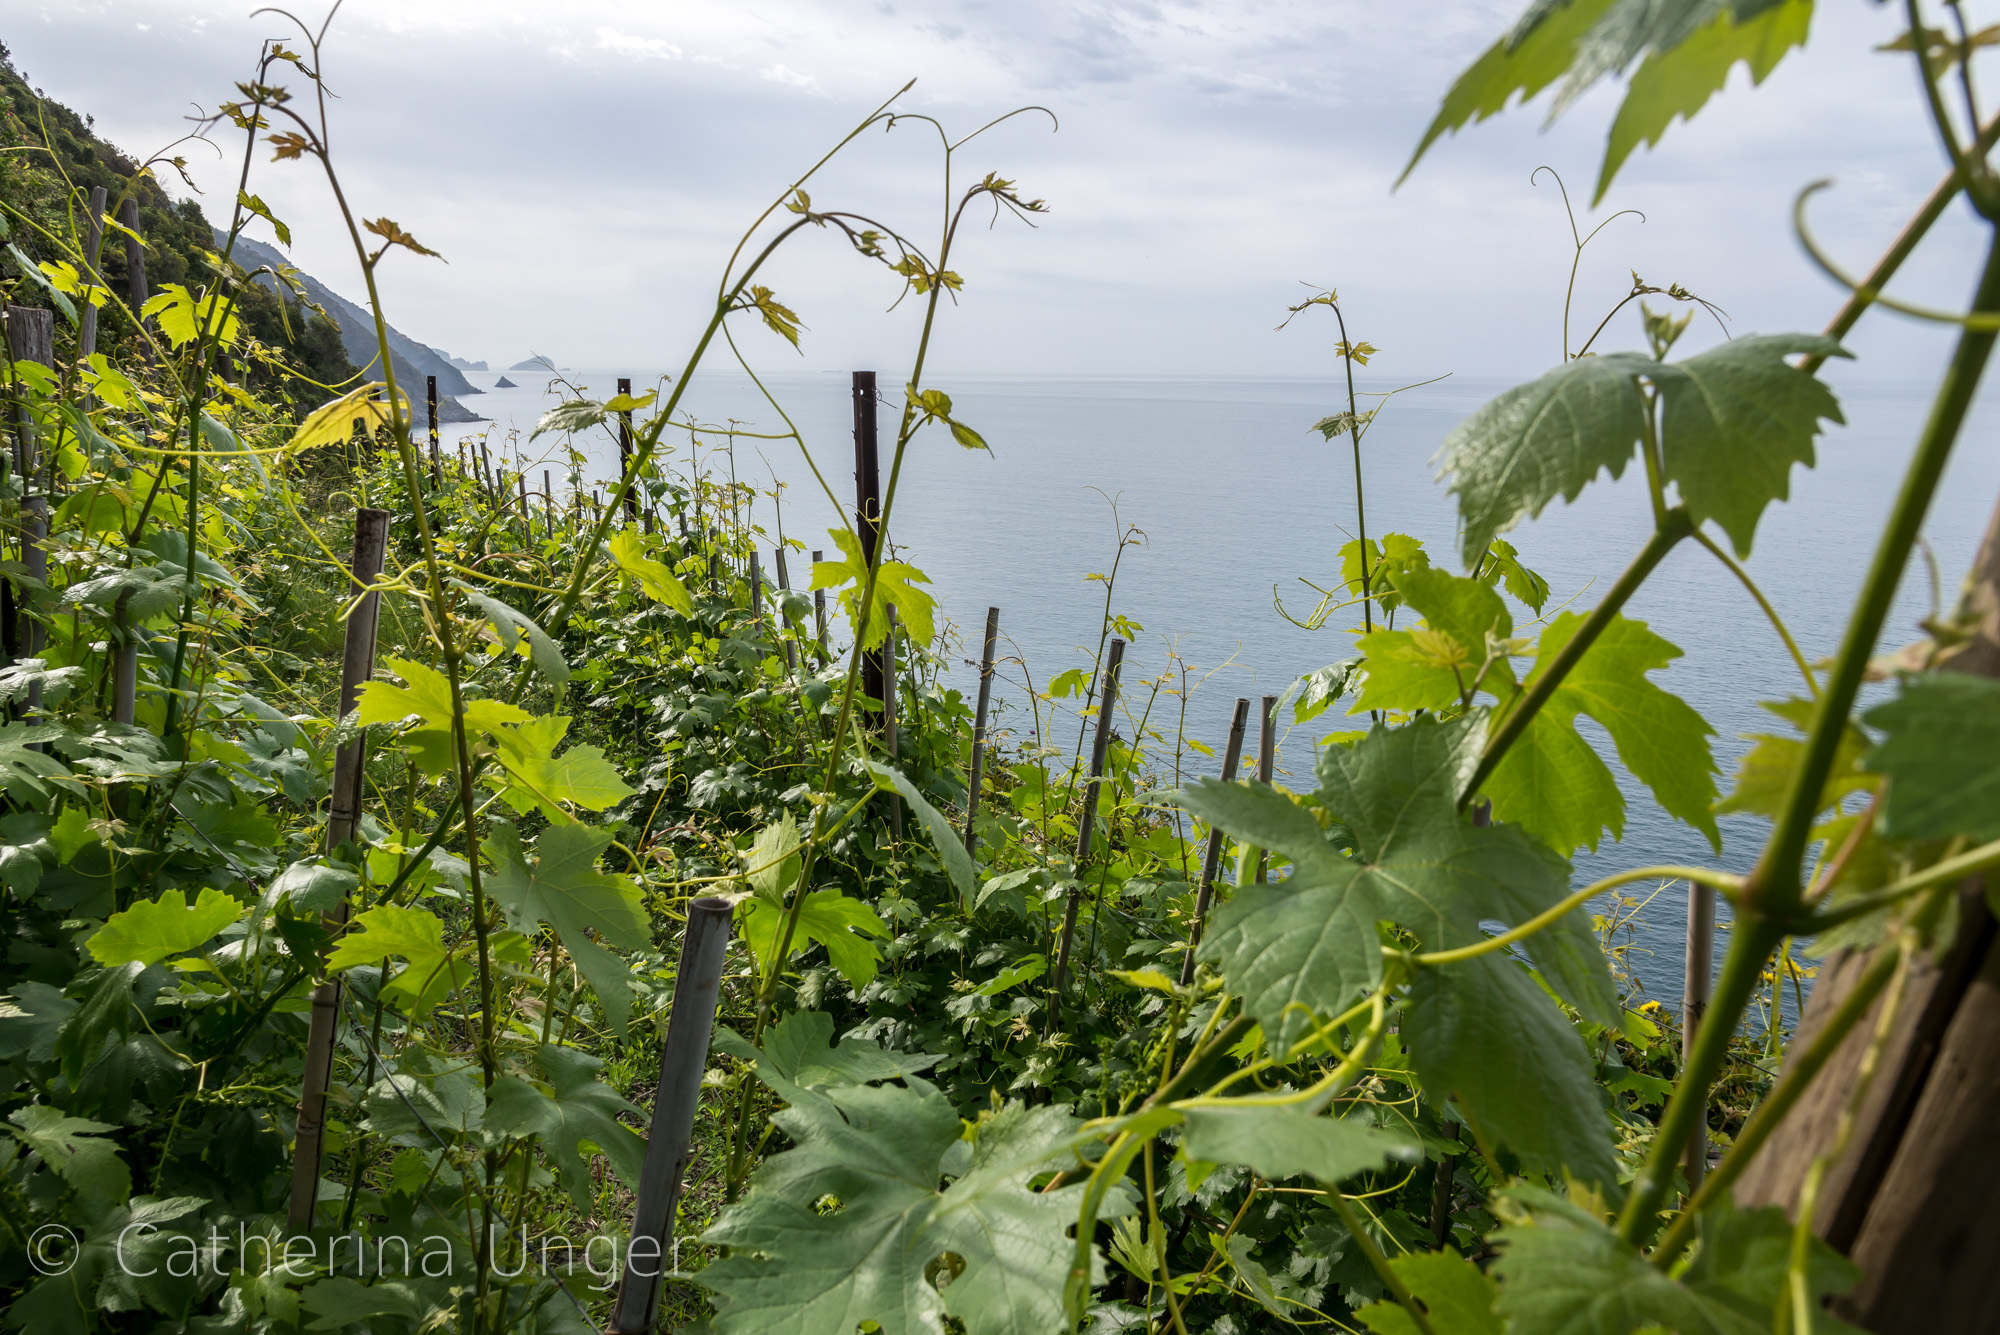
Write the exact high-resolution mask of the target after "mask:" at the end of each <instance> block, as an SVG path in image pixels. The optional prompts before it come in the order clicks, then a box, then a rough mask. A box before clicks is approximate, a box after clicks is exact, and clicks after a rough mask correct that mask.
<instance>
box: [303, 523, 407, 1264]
mask: <svg viewBox="0 0 2000 1335" xmlns="http://www.w3.org/2000/svg"><path fill="white" fill-rule="evenodd" d="M388 540H389V512H388V511H387V510H369V509H362V510H356V511H355V512H354V553H353V557H352V559H351V561H350V562H349V568H350V570H351V572H352V582H351V584H350V585H349V590H350V593H351V595H352V596H353V597H354V598H355V602H354V606H353V608H352V609H351V610H350V611H349V612H348V614H347V638H346V642H345V644H344V645H343V648H342V654H341V663H340V714H339V717H341V718H346V717H347V716H348V715H349V714H352V713H353V712H354V707H355V703H356V701H357V699H358V698H359V696H360V694H361V688H362V687H363V686H365V685H366V684H367V683H368V679H369V677H371V676H372V675H374V671H375V627H376V623H377V620H378V618H379V615H380V612H381V598H382V595H381V594H379V593H371V592H368V591H367V590H368V586H369V585H371V584H373V583H374V582H375V581H376V580H377V579H378V578H380V576H381V574H382V558H383V553H384V552H385V551H386V550H387V548H388ZM367 759H368V754H367V736H366V734H365V733H357V734H356V736H355V738H354V740H353V741H351V742H349V743H348V744H347V745H345V746H343V747H341V748H340V749H339V750H338V751H336V752H334V757H333V787H332V791H331V793H330V794H329V795H328V801H327V813H326V851H327V852H329V853H332V852H333V851H334V850H336V849H338V848H339V847H340V846H341V845H342V844H344V843H346V842H348V841H349V840H350V839H352V838H353V837H354V827H355V824H356V823H357V822H358V821H359V820H360V818H361V792H362V767H363V766H364V765H365V763H366V762H367ZM327 918H328V922H329V924H330V925H336V926H337V925H338V924H340V923H344V922H346V921H347V903H346V901H345V900H343V901H342V902H341V903H340V904H339V905H337V906H336V907H335V909H334V911H333V912H332V913H331V914H329V915H327ZM320 968H321V970H322V971H324V969H325V961H324V959H322V960H321V961H320ZM339 1011H340V981H339V980H338V979H336V978H329V977H322V978H321V979H320V981H319V983H318V984H317V985H316V986H315V987H314V988H313V994H312V1019H311V1021H310V1023H309V1027H308V1029H307V1032H306V1053H305V1066H304V1070H303V1073H302V1074H301V1076H300V1089H299V1109H298V1128H297V1133H296V1135H295V1137H294V1140H293V1148H292V1190H291V1200H290V1203H289V1209H288V1210H287V1218H288V1220H289V1221H290V1223H291V1226H292V1227H294V1228H307V1227H310V1226H311V1224H312V1218H313V1207H314V1206H315V1205H316V1204H317V1203H318V1199H319V1166H320V1157H321V1153H322V1149H323V1147H324V1144H325V1138H326V1123H325V1116H326V1091H327V1088H328V1086H329V1085H330V1084H331V1083H332V1078H333V1048H334V1027H335V1023H336V1021H337V1020H338V1018H339Z"/></svg>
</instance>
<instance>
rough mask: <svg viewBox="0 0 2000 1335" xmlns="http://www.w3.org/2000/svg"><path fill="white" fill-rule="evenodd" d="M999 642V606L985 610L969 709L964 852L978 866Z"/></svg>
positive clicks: (975, 866)
mask: <svg viewBox="0 0 2000 1335" xmlns="http://www.w3.org/2000/svg"><path fill="white" fill-rule="evenodd" d="M999 645H1000V609H999V608H997V607H989V608H987V609H986V644H985V648H984V650H983V651H982V652H981V653H980V655H979V705H978V707H977V708H976V709H974V710H973V711H972V763H971V765H970V766H969V767H968V769H969V774H968V780H967V783H966V789H965V855H966V856H967V857H969V858H971V859H972V865H973V866H974V868H977V867H978V866H979V831H978V830H977V829H976V828H975V826H976V823H977V821H978V820H979V785H980V783H981V782H982V781H983V780H984V779H985V777H986V708H987V706H988V705H989V704H991V703H992V701H993V655H994V653H995V652H996V651H997V650H998V648H999Z"/></svg>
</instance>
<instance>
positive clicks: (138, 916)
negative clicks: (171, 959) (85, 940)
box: [90, 886, 244, 964]
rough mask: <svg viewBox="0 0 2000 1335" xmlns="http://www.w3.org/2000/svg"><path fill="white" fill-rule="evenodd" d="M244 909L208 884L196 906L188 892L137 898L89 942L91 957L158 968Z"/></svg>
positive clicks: (197, 898) (241, 912)
mask: <svg viewBox="0 0 2000 1335" xmlns="http://www.w3.org/2000/svg"><path fill="white" fill-rule="evenodd" d="M243 911H244V910H243V905H241V904H239V903H237V902H236V901H235V900H234V899H232V898H230V897H229V896H228V895H226V894H224V893H222V891H220V890H217V889H215V888H213V887H211V886H203V887H202V890H201V893H200V894H199V895H197V896H196V897H195V901H194V903H192V904H190V903H188V902H187V893H186V892H185V891H182V890H169V891H167V892H166V893H165V894H163V895H161V896H160V897H159V898H158V899H153V900H140V901H139V902H138V903H136V904H134V905H132V907H131V908H128V909H126V910H124V911H123V912H120V913H114V914H112V915H111V917H110V919H109V920H108V921H107V922H106V923H105V924H104V926H102V927H100V928H99V929H98V930H97V933H96V934H95V935H94V936H92V937H91V938H90V954H91V958H93V959H95V960H96V961H97V962H98V963H99V964H130V963H132V962H133V961H135V960H136V961H137V962H138V963H140V964H158V963H159V962H160V961H161V960H163V959H165V958H166V957H167V956H169V955H178V954H180V953H181V952H182V951H184V950H193V949H194V948H195V947H196V946H198V945H200V944H201V943H202V942H204V941H206V940H208V939H209V938H210V937H212V936H214V935H215V934H216V933H217V932H219V931H221V930H222V929H223V928H225V927H227V926H229V925H230V924H231V923H233V922H235V921H236V920H237V919H239V918H241V917H242V916H243Z"/></svg>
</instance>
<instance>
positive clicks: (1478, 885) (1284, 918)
mask: <svg viewBox="0 0 2000 1335" xmlns="http://www.w3.org/2000/svg"><path fill="white" fill-rule="evenodd" d="M1484 740H1485V728H1484V718H1483V716H1481V715H1478V714H1475V715H1472V716H1469V717H1467V718H1463V719H1459V720H1455V721H1454V722H1452V723H1449V724H1440V723H1437V722H1435V721H1432V720H1424V721H1421V722H1418V723H1413V724H1410V725H1409V726H1407V727H1402V728H1397V729H1394V730H1389V729H1386V728H1383V727H1380V726H1378V727H1376V728H1375V729H1374V730H1373V731H1372V732H1370V733H1369V734H1368V736H1367V737H1365V738H1363V739H1362V740H1361V741H1360V742H1358V743H1356V744H1355V746H1354V747H1353V748H1352V749H1346V748H1340V747H1333V748H1329V749H1328V750H1327V751H1326V752H1325V753H1323V754H1322V756H1321V758H1320V762H1319V764H1320V780H1321V788H1320V793H1319V798H1320V801H1321V803H1322V804H1323V805H1324V806H1325V807H1327V808H1328V809H1329V810H1330V811H1331V812H1332V813H1333V816H1334V818H1335V819H1336V820H1338V821H1341V822H1343V823H1344V824H1346V825H1347V826H1348V827H1349V829H1350V831H1351V832H1352V834H1353V836H1354V838H1355V842H1356V849H1357V852H1356V856H1354V857H1353V858H1347V857H1343V856H1341V855H1340V854H1339V852H1338V851H1337V850H1336V849H1335V848H1334V846H1333V845H1332V844H1330V843H1328V842H1327V841H1326V838H1325V836H1324V834H1322V832H1321V830H1320V828H1319V824H1318V822H1317V821H1316V820H1315V819H1314V818H1313V816H1312V815H1311V813H1309V812H1307V811H1306V810H1304V809H1303V808H1301V807H1298V806H1296V805H1294V804H1293V803H1292V802H1291V801H1289V800H1288V799H1286V798H1284V797H1282V796H1280V795H1279V794H1277V793H1276V792H1275V791H1273V790H1272V789H1270V788H1268V787H1266V786H1264V785H1262V784H1225V783H1219V782H1217V781H1215V780H1212V779H1203V780H1200V781H1198V782H1197V783H1195V784H1192V785H1190V786H1188V787H1187V788H1184V789H1182V790H1181V792H1180V794H1179V796H1178V799H1177V800H1178V802H1179V804H1180V805H1182V806H1184V807H1186V808H1187V809H1188V810H1190V811H1192V812H1194V813H1195V814H1196V815H1197V816H1199V817H1201V818H1202V819H1203V820H1205V821H1209V822H1211V823H1213V824H1215V825H1218V826H1220V827H1221V828H1223V829H1225V830H1228V831H1229V832H1230V833H1232V834H1235V835H1237V836H1239V837H1241V838H1244V839H1247V840H1249V841H1251V842H1253V843H1256V844H1258V845H1260V846H1262V847H1265V848H1270V849H1273V850H1275V851H1277V852H1280V853H1283V854H1284V855H1285V856H1286V857H1287V858H1289V859H1291V861H1292V863H1293V870H1292V875H1291V876H1290V877H1289V878H1288V879H1286V880H1285V881H1283V882H1280V883H1277V884H1273V885H1259V886H1249V887H1245V888H1242V889H1239V890H1238V891H1237V892H1236V894H1235V897H1234V898H1233V899H1231V900H1230V901H1229V902H1228V903H1226V904H1223V905H1221V906H1220V907H1219V908H1217V910H1216V911H1215V914H1214V918H1213V921H1212V925H1211V926H1210V928H1209V931H1208V933H1207V934H1206V936H1205V938H1204V940H1203V941H1202V945H1201V952H1200V958H1202V959H1203V960H1205V961H1206V962H1208V963H1210V964H1212V965H1214V966H1215V967H1216V968H1217V969H1218V970H1219V971H1220V972H1221V973H1222V975H1223V977H1224V978H1225V979H1226V980H1227V981H1228V983H1229V985H1230V988H1231V990H1233V991H1235V992H1236V993H1237V994H1238V995H1240V996H1242V997H1243V998H1244V1006H1245V1009H1246V1010H1247V1011H1248V1012H1249V1013H1250V1014H1251V1015H1252V1016H1254V1017H1255V1018H1256V1019H1257V1020H1258V1022H1259V1023H1261V1024H1262V1025H1263V1026H1264V1032H1265V1033H1266V1035H1268V1036H1269V1037H1270V1039H1271V1040H1272V1041H1273V1042H1274V1043H1278V1042H1284V1041H1286V1039H1287V1038H1288V1037H1289V1036H1292V1035H1295V1034H1296V1032H1297V1031H1298V1029H1299V1028H1300V1026H1301V1025H1302V1023H1303V1018H1302V1016H1301V1015H1300V1014H1299V1012H1298V1011H1297V1010H1296V1009H1295V1008H1296V1007H1301V1006H1302V1007H1304V1008H1305V1010H1306V1012H1308V1013H1311V1012H1324V1011H1332V1010H1338V1009H1341V1008H1342V1007H1344V1006H1346V1005H1348V1004H1349V1003H1351V1002H1352V1001H1353V1000H1354V998H1355V997H1356V996H1357V995H1359V994H1360V993H1362V992H1363V991H1365V990H1367V989H1369V988H1372V987H1374V986H1375V985H1376V983H1377V982H1378V981H1379V980H1380V978H1381V968H1382V960H1381V949H1380V947H1381V942H1380V938H1379V936H1378V934H1377V932H1376V930H1375V924H1376V923H1377V922H1379V921H1382V920H1389V921H1393V922H1396V923H1398V924H1400V925H1402V926H1403V927H1406V928H1408V929H1409V930H1410V931H1412V932H1414V933H1415V934H1416V935H1417V936H1418V937H1419V938H1420V939H1421V940H1422V941H1423V942H1424V945H1425V948H1426V949H1433V950H1435V949H1448V948H1451V947H1454V946H1459V945H1465V944H1469V943H1471V942H1474V941H1478V940H1480V939H1483V933H1482V932H1481V930H1480V924H1481V923H1482V922H1486V921H1497V922H1506V923H1518V922H1523V921H1525V920H1526V919H1527V918H1529V917H1532V916H1533V915H1535V914H1537V913H1540V912H1541V911H1542V910H1544V909H1546V908H1548V907H1549V906H1551V905H1553V904H1555V903H1556V902H1558V901H1559V900H1561V899H1562V898H1563V897H1564V895H1565V894H1566V893H1567V890H1568V868H1567V866H1566V865H1565V864H1564V863H1563V861H1562V860H1561V859H1560V858H1558V857H1556V856H1555V855H1553V854H1552V853H1550V852H1549V851H1548V850H1547V849H1546V848H1544V847H1542V846H1541V845H1540V844H1537V843H1536V842H1535V841H1534V840H1533V839H1532V838H1530V837H1529V836H1528V835H1526V834H1525V833H1523V832H1522V831H1520V830H1518V829H1515V828H1512V827H1509V826H1495V827H1492V828H1478V827H1475V826H1473V825H1472V824H1471V823H1470V822H1469V821H1467V820H1466V819H1464V818H1463V817H1461V816H1460V815H1459V813H1458V810H1457V802H1458V796H1459V793H1460V791H1461V790H1462V789H1463V787H1464V784H1465V781H1466V779H1467V778H1468V777H1469V776H1470V774H1471V772H1472V770H1473V768H1474V767H1475V766H1476V765H1477V763H1478V759H1479V752H1480V748H1481V745H1482V744H1483V742H1484ZM1528 949H1529V951H1530V953H1531V954H1532V955H1533V956H1534V958H1535V960H1536V962H1537V963H1538V964H1540V965H1541V966H1542V967H1543V968H1544V970H1545V971H1546V972H1547V973H1548V975H1549V979H1550V982H1551V985H1552V986H1555V987H1556V988H1557V989H1558V990H1559V991H1561V992H1562V993H1563V995H1564V996H1565V998H1566V999H1567V1000H1569V1001H1570V1002H1571V1004H1573V1005H1576V1006H1578V1007H1579V1008H1580V1009H1582V1010H1583V1011H1584V1013H1585V1014H1587V1015H1591V1016H1592V1017H1593V1018H1599V1017H1615V1016H1616V1009H1615V1003H1614V1001H1613V1000H1612V997H1611V985H1610V978H1609V976H1608V974H1607V973H1606V971H1605V968H1604V964H1603V960H1602V956H1601V953H1599V952H1598V951H1597V948H1596V944H1595V941H1594V940H1593V939H1592V938H1591V937H1590V935H1589V931H1588V928H1587V927H1585V926H1584V925H1582V924H1580V923H1579V922H1577V921H1576V920H1575V919H1574V918H1573V917H1572V918H1567V919H1564V920H1562V921H1560V922H1558V923H1556V924H1555V925H1554V926H1552V927H1550V928H1548V929H1547V930H1545V931H1543V932H1540V933H1537V934H1536V935H1535V936H1534V937H1533V938H1531V939H1530V941H1529V943H1528ZM1545 1004H1546V1003H1545ZM1601 1022H1606V1023H1608V1022H1610V1019H1609V1018H1605V1019H1602V1020H1601Z"/></svg>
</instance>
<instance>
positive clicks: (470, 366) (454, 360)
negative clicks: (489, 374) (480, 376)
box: [445, 357, 486, 371]
mask: <svg viewBox="0 0 2000 1335" xmlns="http://www.w3.org/2000/svg"><path fill="white" fill-rule="evenodd" d="M445 360H446V361H448V362H450V363H451V364H452V365H453V366H456V367H457V368H458V369H459V370H461V371H484V370H485V369H486V363H485V362H469V361H467V360H465V358H463V357H446V358H445Z"/></svg>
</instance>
